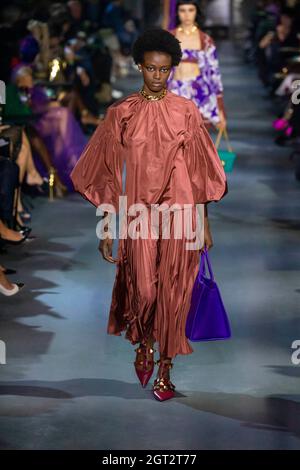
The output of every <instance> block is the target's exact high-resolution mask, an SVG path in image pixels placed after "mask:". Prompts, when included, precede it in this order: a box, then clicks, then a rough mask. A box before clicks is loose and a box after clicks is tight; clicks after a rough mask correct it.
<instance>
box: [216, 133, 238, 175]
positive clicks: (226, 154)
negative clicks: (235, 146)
mask: <svg viewBox="0 0 300 470" xmlns="http://www.w3.org/2000/svg"><path fill="white" fill-rule="evenodd" d="M223 134H224V137H225V140H226V143H227V150H219V146H220V143H221V139H222V136H223ZM215 146H216V149H217V151H218V155H219V157H220V159H221V162H222V165H223V167H224V171H225V173H230V172H231V171H232V170H233V164H234V161H235V159H236V153H234V151H233V150H232V147H231V145H230V142H229V137H228V133H227V129H226V127H224V128H223V129H220V130H219V134H218V137H217V140H216V143H215Z"/></svg>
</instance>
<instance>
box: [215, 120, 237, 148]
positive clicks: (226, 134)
mask: <svg viewBox="0 0 300 470" xmlns="http://www.w3.org/2000/svg"><path fill="white" fill-rule="evenodd" d="M223 134H224V137H225V140H226V143H227V149H228V151H229V152H233V149H232V147H231V144H230V142H229V136H228V131H227V127H226V126H225V127H223V128H222V127H221V128H220V130H219V132H218V136H217V139H216V143H215V147H216V149H217V150H218V148H219V146H220V143H221V139H222V136H223Z"/></svg>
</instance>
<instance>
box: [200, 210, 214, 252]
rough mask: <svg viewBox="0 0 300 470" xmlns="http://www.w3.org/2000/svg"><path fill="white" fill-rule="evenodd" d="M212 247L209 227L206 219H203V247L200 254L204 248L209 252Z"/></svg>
mask: <svg viewBox="0 0 300 470" xmlns="http://www.w3.org/2000/svg"><path fill="white" fill-rule="evenodd" d="M212 246H213V239H212V235H211V231H210V227H209V222H208V219H207V218H206V217H205V219H204V245H203V247H202V248H201V250H200V252H202V251H203V250H204V248H205V247H206V249H207V250H209V249H210V248H212Z"/></svg>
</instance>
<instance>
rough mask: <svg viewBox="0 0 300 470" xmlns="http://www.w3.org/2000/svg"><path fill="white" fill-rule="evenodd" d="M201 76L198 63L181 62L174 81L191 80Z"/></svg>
mask: <svg viewBox="0 0 300 470" xmlns="http://www.w3.org/2000/svg"><path fill="white" fill-rule="evenodd" d="M199 75H200V69H199V66H198V64H197V63H196V62H180V64H179V65H178V66H177V67H176V69H175V73H174V77H173V78H174V80H190V79H192V78H196V77H198V76H199Z"/></svg>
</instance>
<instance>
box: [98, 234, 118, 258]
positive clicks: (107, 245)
mask: <svg viewBox="0 0 300 470" xmlns="http://www.w3.org/2000/svg"><path fill="white" fill-rule="evenodd" d="M113 242H114V240H113V239H112V238H109V237H108V238H104V239H103V240H100V243H99V247H98V250H99V251H100V253H101V254H102V256H103V258H104V259H105V260H106V261H108V262H109V263H116V262H117V261H118V260H117V259H116V258H113V257H112V248H113Z"/></svg>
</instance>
